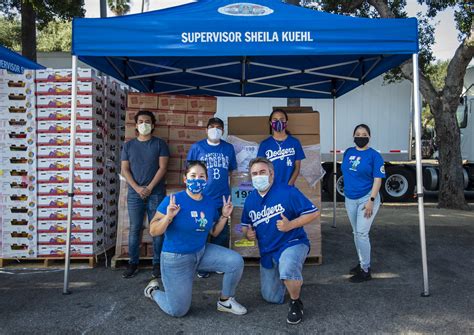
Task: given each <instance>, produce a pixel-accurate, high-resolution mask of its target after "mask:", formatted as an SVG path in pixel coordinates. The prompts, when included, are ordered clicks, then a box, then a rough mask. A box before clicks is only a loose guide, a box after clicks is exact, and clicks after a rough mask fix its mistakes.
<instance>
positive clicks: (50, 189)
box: [38, 183, 101, 196]
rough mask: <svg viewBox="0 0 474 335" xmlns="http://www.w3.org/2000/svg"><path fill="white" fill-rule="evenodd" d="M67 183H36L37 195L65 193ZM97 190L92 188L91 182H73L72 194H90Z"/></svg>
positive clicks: (66, 192) (67, 186)
mask: <svg viewBox="0 0 474 335" xmlns="http://www.w3.org/2000/svg"><path fill="white" fill-rule="evenodd" d="M68 188H69V185H68V184H67V183H58V184H53V183H48V184H38V196H41V195H67V194H68ZM94 193H101V192H98V190H97V189H95V190H94V184H92V183H75V184H74V194H76V195H91V194H94Z"/></svg>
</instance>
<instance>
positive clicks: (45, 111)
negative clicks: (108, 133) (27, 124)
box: [37, 106, 104, 121]
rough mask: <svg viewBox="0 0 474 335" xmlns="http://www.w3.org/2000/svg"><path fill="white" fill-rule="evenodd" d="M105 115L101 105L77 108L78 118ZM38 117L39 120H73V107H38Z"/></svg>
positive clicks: (92, 117)
mask: <svg viewBox="0 0 474 335" xmlns="http://www.w3.org/2000/svg"><path fill="white" fill-rule="evenodd" d="M103 116H104V112H103V110H102V107H100V106H95V107H85V108H77V109H76V119H77V120H89V119H98V118H100V119H102V118H103ZM37 118H38V121H47V120H52V121H59V120H71V108H38V109H37Z"/></svg>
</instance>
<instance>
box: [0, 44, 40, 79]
mask: <svg viewBox="0 0 474 335" xmlns="http://www.w3.org/2000/svg"><path fill="white" fill-rule="evenodd" d="M0 69H5V70H8V71H10V72H13V73H18V74H22V73H23V71H24V70H25V69H28V70H37V69H44V66H42V65H39V64H37V63H35V62H33V61H31V60H29V59H28V58H25V57H23V56H22V55H19V54H17V53H16V52H14V51H11V50H10V49H8V48H5V47H4V46H2V45H0Z"/></svg>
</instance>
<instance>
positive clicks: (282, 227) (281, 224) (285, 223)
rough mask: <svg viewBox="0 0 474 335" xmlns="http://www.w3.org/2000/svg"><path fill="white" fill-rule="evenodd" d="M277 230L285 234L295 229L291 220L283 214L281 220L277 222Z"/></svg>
mask: <svg viewBox="0 0 474 335" xmlns="http://www.w3.org/2000/svg"><path fill="white" fill-rule="evenodd" d="M277 229H278V230H279V231H281V232H283V233H286V232H287V231H290V230H291V229H293V227H292V226H291V222H290V220H288V218H287V217H286V216H285V215H284V214H283V213H281V220H277Z"/></svg>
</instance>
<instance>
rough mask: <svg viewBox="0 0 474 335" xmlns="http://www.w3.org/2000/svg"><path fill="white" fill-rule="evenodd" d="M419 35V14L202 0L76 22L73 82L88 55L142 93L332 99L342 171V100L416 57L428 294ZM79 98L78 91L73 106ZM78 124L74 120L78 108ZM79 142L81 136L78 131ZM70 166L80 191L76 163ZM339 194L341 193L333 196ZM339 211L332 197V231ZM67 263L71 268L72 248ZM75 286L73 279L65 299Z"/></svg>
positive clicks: (418, 148) (93, 62)
mask: <svg viewBox="0 0 474 335" xmlns="http://www.w3.org/2000/svg"><path fill="white" fill-rule="evenodd" d="M417 29H418V28H417V21H416V19H414V18H410V19H365V18H356V17H350V16H341V15H334V14H329V13H324V12H318V11H314V10H310V9H306V8H301V7H296V6H292V5H287V4H285V3H282V2H279V1H276V0H255V1H252V3H243V2H242V3H237V2H235V1H232V0H227V1H226V0H212V1H211V0H204V1H198V2H195V3H190V4H186V5H183V6H179V7H173V8H169V9H164V10H159V11H153V12H148V13H144V14H136V15H127V16H121V17H114V18H104V19H75V20H74V21H73V42H72V55H73V56H72V57H73V70H74V71H73V80H74V83H75V79H76V77H75V76H76V66H77V59H80V60H81V61H83V62H84V63H87V64H89V65H91V66H93V67H95V68H96V69H98V70H100V71H102V72H104V73H106V74H108V75H111V76H113V77H116V78H118V79H119V80H121V81H122V82H124V83H127V84H129V85H130V86H132V87H134V88H136V89H138V90H140V91H144V92H156V93H184V94H212V95H216V96H245V97H298V98H314V99H315V98H318V99H321V98H327V99H333V148H334V150H333V160H334V171H336V158H337V157H336V150H335V148H336V109H335V102H336V98H338V97H340V96H342V95H343V94H345V93H347V92H349V91H351V90H353V89H354V88H356V87H358V86H359V85H363V84H364V83H365V82H367V81H369V80H371V79H373V78H375V77H377V76H379V75H380V74H382V73H384V72H386V71H388V70H390V69H392V68H394V67H396V66H398V65H400V64H402V63H403V62H404V61H406V60H408V59H410V57H411V58H412V59H413V66H414V69H415V70H414V104H415V106H414V107H415V113H414V124H415V134H416V155H417V190H418V204H419V220H420V238H421V249H422V263H423V279H424V280H423V283H424V295H426V296H427V295H429V289H428V270H427V261H426V241H425V223H424V209H423V194H422V190H423V185H422V175H421V146H420V143H421V142H420V116H421V114H420V100H419V92H418V85H419V84H418V55H417V54H418V31H417ZM75 94H76V86H75V85H74V86H73V101H75V98H74V95H75ZM72 122H73V123H74V122H75V106H73V117H72ZM71 136H75V127H74V126H72V127H71ZM73 153H74V141H71V160H73V158H74V157H73V156H74V154H73ZM70 166H71V171H70V175H71V178H70V179H69V180H70V185H69V190H70V193H72V190H73V184H72V183H73V178H72V176H73V169H74V164H71V165H70ZM335 178H336V175H335V174H334V180H335ZM334 187H336V182H334ZM336 193H337V192H336V191H335V190H334V197H336ZM72 196H73V195H72V194H71V196H70V199H69V216H68V219H69V225H68V236H69V232H70V229H69V226H70V221H71V211H72ZM335 206H336V201H335V198H334V216H333V220H334V221H333V225H335V217H336V215H335V214H336V213H335ZM68 243H69V238H68ZM67 249H68V250H69V244H68V248H67ZM66 258H67V260H66V263H67V264H66V267H68V263H69V260H68V258H69V252H67V257H66ZM67 285H68V279H67V273H66V275H65V285H64V292H65V293H66V292H67Z"/></svg>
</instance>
